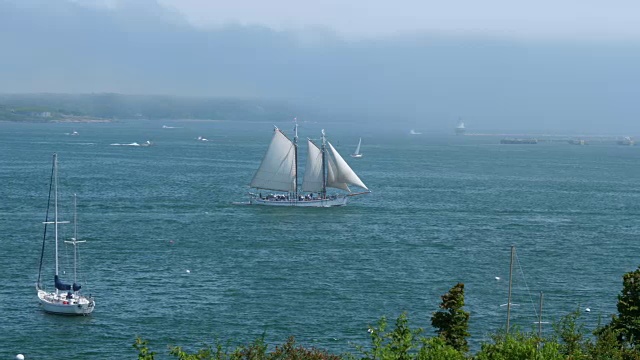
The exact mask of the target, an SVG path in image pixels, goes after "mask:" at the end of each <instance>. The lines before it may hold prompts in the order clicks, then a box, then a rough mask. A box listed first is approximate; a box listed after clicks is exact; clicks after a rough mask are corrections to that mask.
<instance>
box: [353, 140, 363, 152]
mask: <svg viewBox="0 0 640 360" xmlns="http://www.w3.org/2000/svg"><path fill="white" fill-rule="evenodd" d="M360 144H362V138H360V140H358V147H357V148H356V151H355V152H354V153H353V154H354V155H358V154H360Z"/></svg>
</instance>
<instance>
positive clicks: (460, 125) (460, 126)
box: [456, 120, 467, 135]
mask: <svg viewBox="0 0 640 360" xmlns="http://www.w3.org/2000/svg"><path fill="white" fill-rule="evenodd" d="M466 131H467V128H465V127H464V123H463V122H462V120H461V121H460V122H459V123H458V126H456V135H464V133H465V132H466Z"/></svg>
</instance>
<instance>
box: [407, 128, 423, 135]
mask: <svg viewBox="0 0 640 360" xmlns="http://www.w3.org/2000/svg"><path fill="white" fill-rule="evenodd" d="M409 134H411V135H422V133H421V132H418V131H415V130H413V129H411V131H409Z"/></svg>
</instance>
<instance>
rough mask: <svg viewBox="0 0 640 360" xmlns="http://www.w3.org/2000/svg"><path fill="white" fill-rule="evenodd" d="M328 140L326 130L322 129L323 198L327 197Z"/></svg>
mask: <svg viewBox="0 0 640 360" xmlns="http://www.w3.org/2000/svg"><path fill="white" fill-rule="evenodd" d="M325 143H326V138H325V136H324V129H322V198H323V199H324V198H326V197H327V169H326V168H327V167H326V164H327V159H326V158H327V149H326V146H325Z"/></svg>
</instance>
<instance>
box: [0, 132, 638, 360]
mask: <svg viewBox="0 0 640 360" xmlns="http://www.w3.org/2000/svg"><path fill="white" fill-rule="evenodd" d="M164 124H166V125H171V126H176V127H178V128H174V129H163V128H162V125H164ZM278 125H281V127H282V128H283V129H285V130H289V129H287V128H288V127H291V124H290V123H289V122H284V123H283V124H278ZM320 126H321V124H315V123H314V124H302V126H301V129H300V135H301V137H302V138H304V137H307V136H309V137H314V136H316V135H317V134H318V133H319V129H320ZM322 126H323V127H325V128H326V129H327V133H328V136H329V138H330V140H331V141H332V142H333V144H334V145H336V147H337V148H338V150H339V151H340V152H341V153H342V154H343V155H345V156H346V155H347V154H348V153H350V152H351V151H353V150H354V149H355V145H356V144H357V141H358V138H359V137H362V138H363V140H362V141H363V143H362V152H363V153H364V157H363V158H361V159H355V160H354V159H351V158H349V157H346V159H347V161H348V162H350V164H351V165H352V167H353V168H354V170H355V171H356V172H357V173H358V174H359V175H360V177H361V178H362V180H363V181H364V183H365V184H367V186H368V187H369V188H370V189H372V191H373V192H372V193H371V194H369V195H366V196H361V197H356V198H354V199H353V201H352V202H351V203H350V204H349V206H347V207H343V208H330V209H301V208H269V207H251V206H237V205H232V202H233V201H243V200H246V199H247V197H246V194H247V192H248V191H249V188H248V187H247V184H248V183H249V182H250V180H251V177H252V176H253V173H254V171H255V170H256V169H257V167H258V165H259V163H260V160H261V158H262V155H263V154H264V151H265V150H266V147H267V144H268V142H269V141H270V137H271V134H272V132H271V131H272V125H271V124H266V123H252V122H195V121H193V122H188V121H185V122H171V123H168V122H164V123H162V122H150V121H125V122H115V123H109V124H86V123H85V124H16V123H0V151H1V154H2V156H0V184H1V186H0V220H1V221H0V264H1V266H0V278H1V279H2V284H3V286H2V287H0V311H1V312H2V314H3V321H2V324H1V325H0V357H2V358H11V357H13V356H15V354H17V353H23V354H25V355H26V356H27V359H52V358H71V359H87V358H110V359H123V358H134V357H135V352H134V351H133V349H132V348H131V344H132V343H133V341H134V339H135V337H136V336H138V335H139V336H141V337H143V338H145V339H148V340H149V341H150V343H151V346H152V347H153V348H154V349H155V350H156V351H158V352H160V353H163V354H166V345H169V344H174V345H184V346H187V347H188V348H193V347H195V346H198V345H200V344H202V343H203V342H207V343H213V342H214V341H215V339H220V340H222V341H227V340H230V341H232V343H234V344H236V343H246V342H248V341H250V340H253V339H256V338H257V337H259V336H260V335H261V334H262V333H266V339H267V341H268V342H269V343H270V344H274V343H282V342H284V341H285V340H286V338H287V337H288V336H290V335H293V336H295V337H296V340H297V341H298V342H299V343H301V344H303V345H305V346H316V347H319V348H323V349H327V350H329V351H331V352H334V353H340V352H344V351H350V352H356V350H355V345H356V344H367V343H368V333H367V328H368V326H369V325H373V324H375V323H376V321H377V320H378V319H379V318H380V317H381V316H383V315H386V316H387V317H389V318H390V319H391V320H393V319H394V318H395V317H397V316H398V315H399V314H400V313H401V312H402V311H406V312H407V313H408V315H409V319H410V323H411V325H412V326H415V327H418V326H421V327H425V328H427V329H429V330H428V331H430V321H429V319H430V316H431V313H432V312H433V311H436V310H437V307H438V304H439V302H440V295H442V294H444V293H445V292H446V291H447V290H448V289H449V288H451V287H452V286H453V285H455V284H456V283H457V282H463V283H465V286H466V303H467V306H466V308H467V310H468V311H470V312H471V321H470V330H471V333H472V339H471V344H472V347H473V348H477V347H478V346H479V344H480V343H481V341H483V340H485V339H487V338H488V334H489V333H491V332H494V331H496V330H498V329H499V328H500V327H501V326H504V322H505V319H506V309H505V308H504V307H500V305H501V304H504V303H506V302H507V279H508V275H509V250H510V246H511V245H515V246H516V251H517V255H518V256H517V258H518V263H517V264H516V266H515V269H516V270H517V271H516V272H515V274H514V290H513V294H514V295H513V296H514V300H513V302H514V303H517V304H520V306H516V307H514V308H513V310H512V315H513V318H512V323H514V324H516V325H518V326H521V327H522V328H524V329H530V328H531V327H532V326H533V324H532V323H533V322H534V321H536V313H535V309H536V308H537V302H538V294H539V292H540V291H543V292H544V294H545V301H544V312H543V316H544V318H545V320H546V321H553V320H554V319H557V318H558V317H559V316H561V315H564V314H566V313H568V312H570V311H572V310H575V309H576V308H578V307H579V308H581V309H584V308H586V307H589V308H590V309H591V312H590V313H585V314H584V315H585V316H584V320H585V321H586V322H587V324H589V325H590V326H593V325H595V324H596V323H597V319H598V316H600V315H602V316H604V317H606V316H609V314H611V313H613V312H615V303H616V296H617V294H618V292H619V291H620V289H621V276H622V274H623V273H624V272H627V271H631V270H634V269H635V268H636V267H637V266H638V264H639V263H640V262H639V261H638V255H637V254H638V248H639V247H640V245H639V242H638V238H639V235H640V221H639V219H640V201H639V200H640V167H638V164H640V147H622V146H616V145H614V144H606V143H597V144H592V145H588V146H571V145H568V144H565V143H539V144H537V145H523V146H519V145H500V144H498V143H499V138H496V137H472V136H464V137H455V136H449V135H440V136H438V135H429V134H425V135H420V136H417V135H415V136H410V135H408V130H405V129H401V130H393V129H380V130H375V129H374V130H370V129H368V130H362V129H361V128H360V127H358V126H356V125H345V124H340V123H336V122H333V123H325V124H322ZM73 130H76V131H78V132H79V134H80V135H79V136H69V135H66V134H67V133H70V132H71V131H73ZM197 136H204V137H206V138H208V139H209V140H210V141H209V142H200V141H196V140H195V138H196V137H197ZM146 140H152V141H153V142H154V143H155V145H154V146H151V147H131V146H113V145H110V144H113V143H120V144H126V143H131V142H138V143H142V142H144V141H146ZM53 152H57V153H58V154H59V163H60V181H61V185H60V188H61V194H62V197H61V202H62V203H63V204H64V208H63V217H64V218H65V219H67V220H71V213H70V211H71V207H70V205H71V199H72V198H71V196H72V194H73V192H75V193H77V194H78V212H79V224H78V226H79V228H78V230H79V237H80V238H81V239H84V240H87V243H86V244H82V245H81V248H80V256H81V264H80V265H81V270H82V274H83V276H82V278H81V279H86V280H87V282H86V284H85V289H86V292H90V293H91V294H92V295H93V296H94V297H95V298H96V303H97V305H96V310H95V312H94V313H93V314H92V316H90V317H84V318H83V317H78V318H66V317H60V316H54V315H49V314H45V313H43V312H42V311H41V310H40V309H39V307H38V303H37V298H36V293H35V288H34V283H35V281H36V277H37V268H38V261H39V256H40V246H41V241H42V229H43V226H42V224H41V222H42V221H43V220H44V211H45V207H46V196H47V190H48V182H49V174H50V171H51V155H52V153H53ZM302 159H304V156H302ZM61 231H62V237H64V238H67V237H70V236H71V232H72V227H71V226H62V230H61ZM70 251H71V250H70V249H66V250H64V249H63V250H61V254H62V255H63V260H62V264H63V265H68V264H69V261H70V260H69V258H68V256H69V255H70V254H71V252H70ZM51 260H52V259H51V256H48V259H47V261H48V263H47V264H45V266H49V268H48V269H49V270H50V269H51V266H52V263H51ZM187 270H189V271H190V272H189V273H187ZM496 277H499V278H500V280H496ZM67 280H68V275H67ZM545 331H546V332H550V331H551V329H550V326H548V325H547V328H546V329H545Z"/></svg>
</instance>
